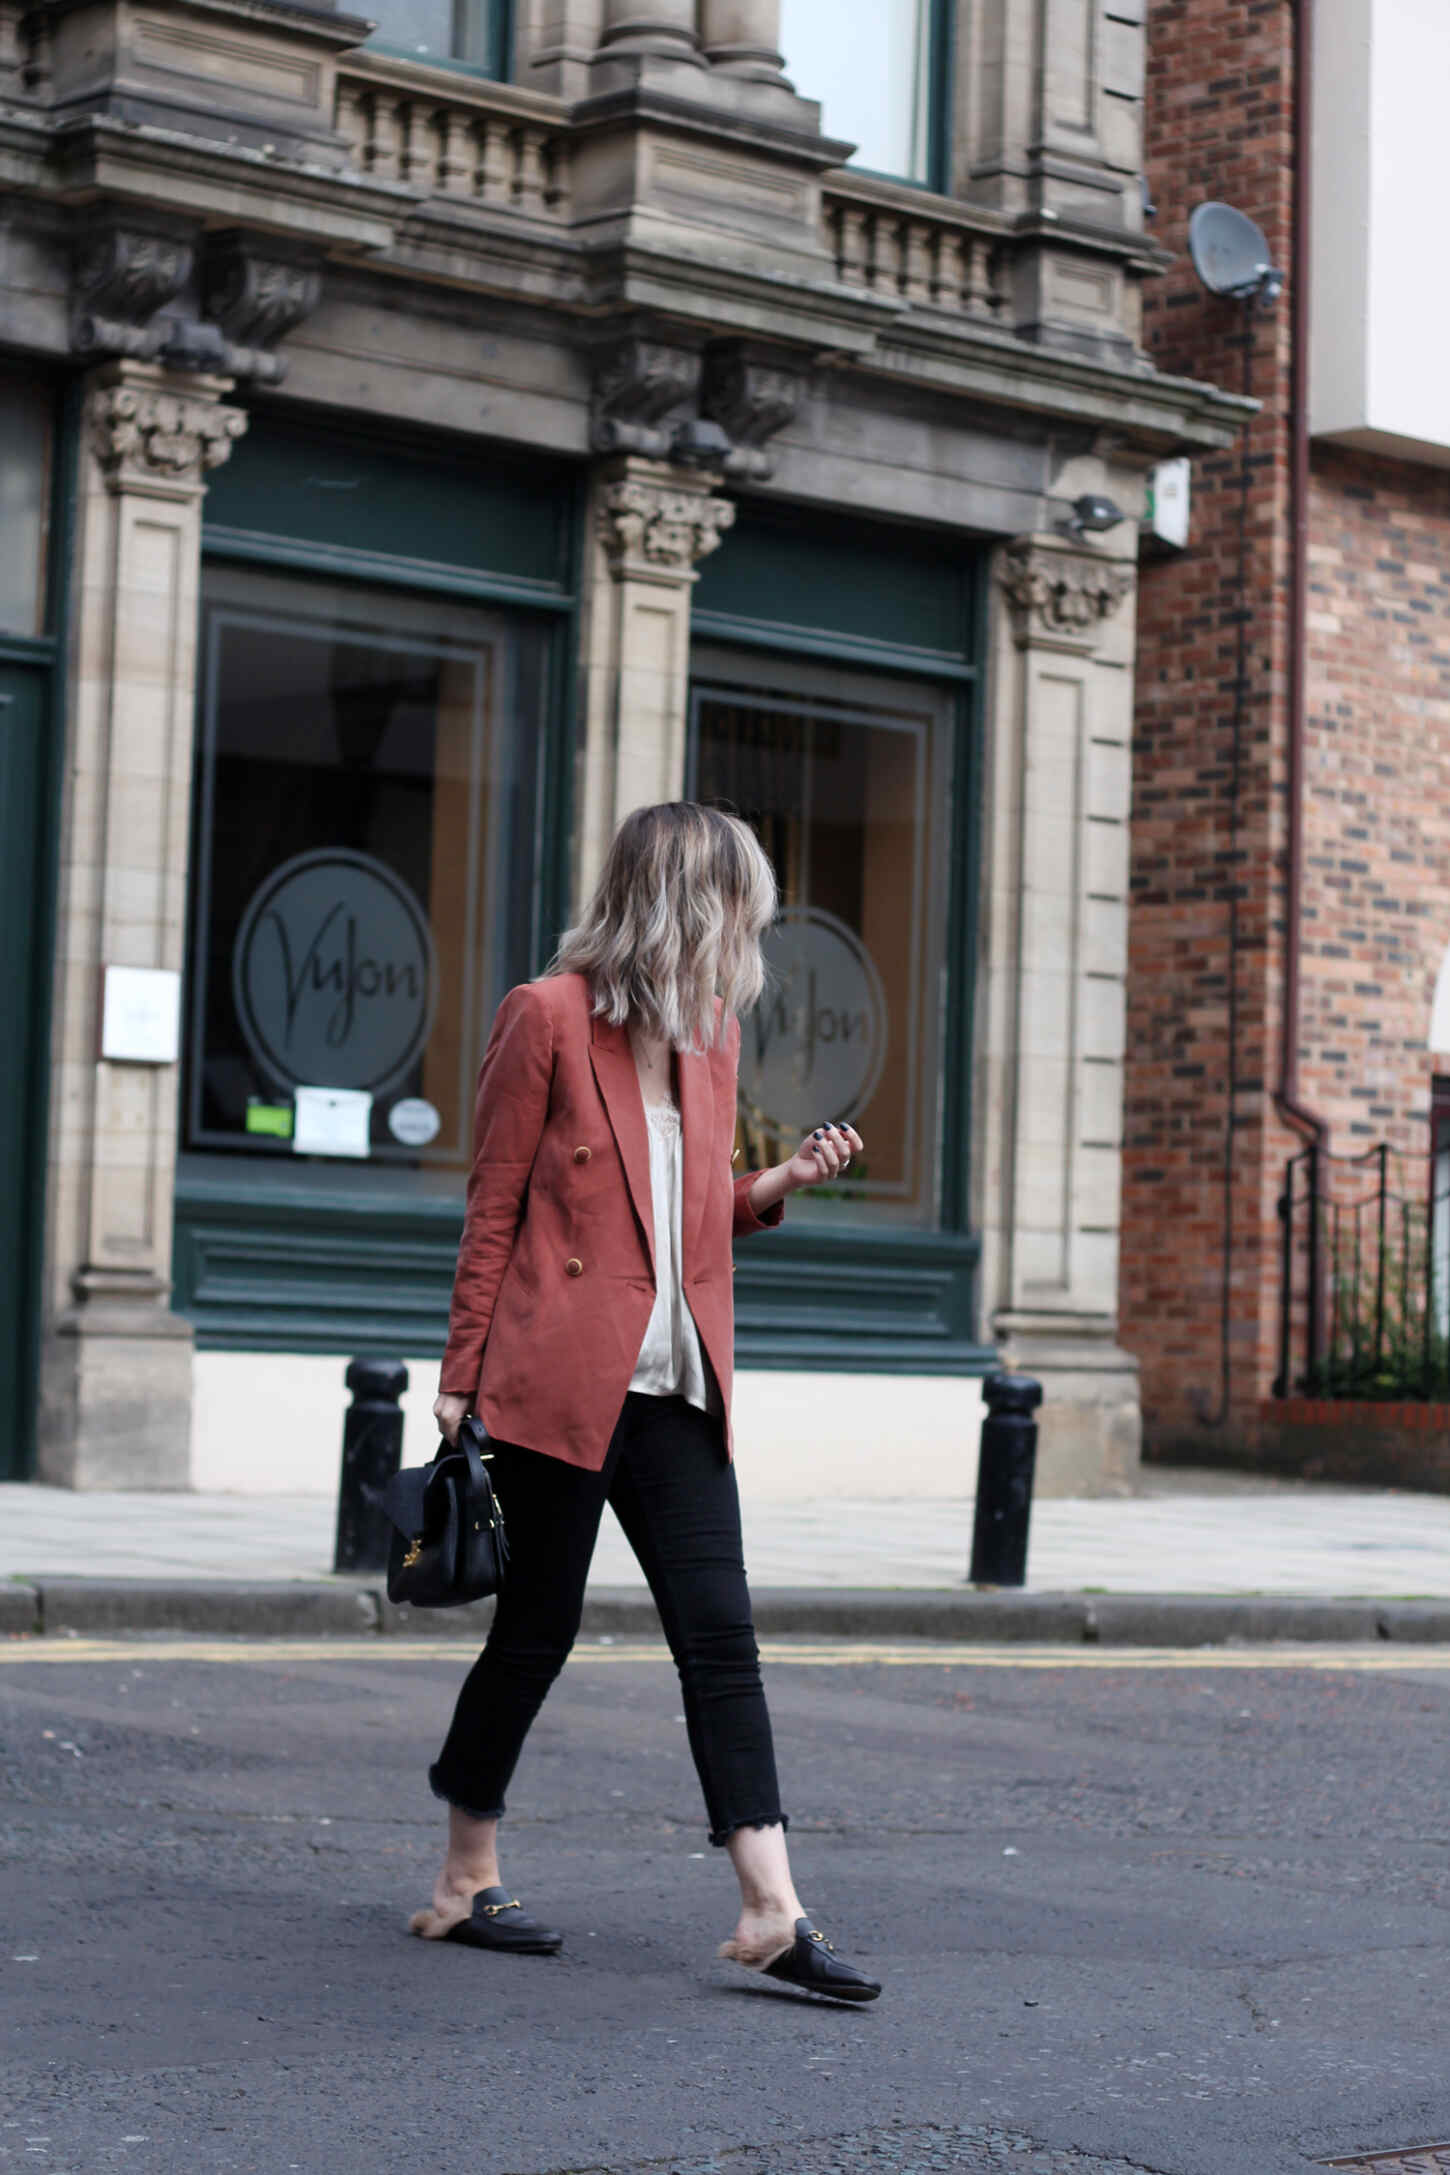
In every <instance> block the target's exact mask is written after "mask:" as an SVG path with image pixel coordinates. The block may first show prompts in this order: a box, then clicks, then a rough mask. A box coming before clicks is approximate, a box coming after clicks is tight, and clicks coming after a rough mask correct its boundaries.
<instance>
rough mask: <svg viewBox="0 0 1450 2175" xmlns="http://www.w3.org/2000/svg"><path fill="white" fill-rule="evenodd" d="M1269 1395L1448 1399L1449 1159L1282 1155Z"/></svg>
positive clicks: (1314, 1149)
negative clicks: (1274, 1371) (1274, 1369)
mask: <svg viewBox="0 0 1450 2175" xmlns="http://www.w3.org/2000/svg"><path fill="white" fill-rule="evenodd" d="M1279 1222H1280V1247H1281V1262H1280V1287H1279V1372H1278V1376H1277V1378H1276V1379H1275V1382H1274V1395H1275V1396H1276V1397H1377V1398H1401V1399H1411V1398H1442V1397H1447V1396H1450V1153H1443V1152H1442V1153H1439V1154H1437V1155H1435V1157H1434V1158H1433V1159H1430V1158H1427V1157H1426V1156H1424V1155H1418V1156H1417V1155H1412V1154H1409V1153H1407V1152H1406V1151H1404V1150H1401V1149H1397V1148H1391V1147H1389V1146H1387V1145H1381V1146H1379V1147H1377V1148H1367V1149H1366V1150H1365V1151H1364V1153H1363V1154H1362V1155H1357V1156H1332V1155H1328V1154H1326V1152H1325V1151H1324V1150H1323V1149H1322V1148H1320V1147H1319V1146H1317V1145H1311V1146H1310V1147H1308V1148H1305V1149H1303V1150H1302V1151H1301V1152H1300V1154H1298V1155H1295V1156H1291V1157H1290V1158H1289V1161H1288V1163H1287V1164H1286V1165H1285V1169H1284V1190H1283V1192H1282V1193H1281V1195H1280V1196H1279Z"/></svg>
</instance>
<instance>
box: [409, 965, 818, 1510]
mask: <svg viewBox="0 0 1450 2175" xmlns="http://www.w3.org/2000/svg"><path fill="white" fill-rule="evenodd" d="M739 1052H740V1027H739V1023H738V1021H734V1020H732V1021H731V1023H730V1028H729V1032H728V1035H727V1037H726V1040H725V1042H724V1043H723V1045H722V1046H721V1047H720V1048H719V1049H715V1050H711V1051H709V1052H707V1053H706V1054H704V1055H702V1056H681V1058H680V1060H679V1081H680V1121H681V1131H682V1133H683V1136H684V1214H683V1231H682V1239H683V1257H684V1287H685V1296H686V1298H687V1299H688V1300H689V1303H690V1312H691V1313H692V1314H693V1316H694V1318H695V1326H696V1328H697V1329H698V1330H699V1332H700V1342H701V1344H702V1345H703V1346H704V1348H705V1352H706V1355H707V1357H708V1359H709V1361H710V1365H711V1366H712V1367H713V1368H714V1370H715V1379H716V1380H717V1382H718V1383H719V1385H720V1393H721V1396H722V1397H723V1398H724V1401H725V1415H726V1419H725V1435H726V1443H727V1447H728V1446H729V1443H730V1419H729V1414H730V1386H731V1377H732V1374H733V1372H734V1343H735V1303H734V1293H733V1290H732V1287H731V1275H732V1267H731V1259H730V1242H731V1239H732V1237H733V1235H734V1234H735V1233H736V1232H744V1231H758V1230H761V1229H762V1228H763V1227H764V1225H766V1224H775V1223H779V1221H780V1218H781V1210H780V1207H779V1205H777V1206H776V1207H774V1208H773V1209H771V1210H770V1211H768V1213H767V1214H766V1216H765V1217H764V1218H763V1219H762V1218H761V1217H758V1216H757V1215H756V1214H755V1212H754V1210H753V1209H752V1208H751V1206H750V1203H749V1200H748V1198H747V1195H748V1191H749V1188H750V1184H751V1181H752V1180H753V1179H754V1178H755V1176H756V1175H757V1174H756V1173H755V1172H754V1171H746V1172H744V1173H742V1174H741V1176H739V1177H738V1178H737V1177H735V1176H734V1175H733V1174H732V1172H731V1167H730V1158H731V1152H732V1148H733V1144H734V1139H735V1075H736V1068H737V1065H738V1061H739ZM654 1289H655V1286H654V1214H653V1209H652V1205H651V1200H650V1182H649V1135H648V1131H647V1127H646V1120H645V1114H644V1100H643V1097H642V1096H641V1094H640V1089H639V1075H638V1073H637V1072H636V1071H635V1064H634V1054H633V1052H632V1050H631V1049H630V1046H629V1033H628V1030H627V1029H626V1028H623V1027H611V1026H610V1025H609V1024H608V1022H607V1021H605V1020H602V1019H600V1018H598V1017H597V1016H596V1015H594V1014H593V1013H591V1011H590V999H589V986H588V983H587V982H586V980H585V978H584V976H583V975H580V974H559V975H552V976H549V977H546V978H545V979H544V980H543V981H540V982H525V983H523V984H522V985H521V986H520V987H519V988H518V989H513V990H510V991H509V994H508V995H507V996H506V997H505V998H504V1001H503V1003H502V1004H501V1005H500V1006H499V1008H498V1013H497V1016H496V1018H495V1020H494V1023H493V1032H492V1034H491V1035H490V1036H489V1041H488V1049H487V1051H486V1052H485V1054H484V1060H483V1069H482V1071H481V1072H480V1073H479V1076H478V1100H477V1103H476V1105H475V1107H474V1121H473V1169H472V1171H471V1173H470V1175H469V1180H468V1206H467V1210H466V1213H465V1215H464V1219H463V1241H462V1244H461V1246H460V1247H459V1251H458V1270H457V1274H456V1275H455V1277H454V1282H453V1307H452V1312H451V1314H450V1317H449V1324H448V1345H447V1349H446V1351H445V1352H444V1355H443V1374H442V1380H441V1385H440V1386H441V1389H442V1390H443V1391H444V1392H445V1393H448V1394H454V1395H457V1396H460V1397H473V1398H475V1399H476V1403H477V1409H478V1412H479V1415H480V1417H481V1418H482V1420H483V1423H484V1426H485V1427H486V1428H487V1429H488V1431H489V1433H490V1434H491V1435H496V1436H498V1437H499V1438H500V1440H502V1441H504V1442H516V1443H521V1444H523V1446H524V1447H525V1448H526V1449H530V1450H542V1451H545V1452H547V1453H548V1454H549V1455H550V1456H552V1457H557V1458H563V1459H564V1460H565V1461H566V1463H568V1464H570V1465H584V1466H589V1467H592V1468H593V1469H594V1470H595V1471H597V1470H598V1469H599V1467H600V1466H602V1465H603V1463H604V1457H605V1452H606V1451H607V1450H608V1447H609V1438H610V1436H611V1435H612V1434H613V1432H614V1425H615V1422H616V1420H617V1419H618V1418H619V1413H620V1408H621V1407H622V1405H623V1403H624V1399H625V1395H626V1393H627V1391H628V1389H629V1385H630V1380H631V1378H632V1376H633V1374H634V1368H635V1362H636V1360H637V1359H638V1357H639V1348H640V1346H641V1344H642V1343H643V1342H644V1333H645V1330H646V1328H647V1327H648V1326H649V1317H650V1311H651V1309H652V1307H653V1305H654Z"/></svg>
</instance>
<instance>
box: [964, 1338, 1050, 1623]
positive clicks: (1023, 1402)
mask: <svg viewBox="0 0 1450 2175" xmlns="http://www.w3.org/2000/svg"><path fill="white" fill-rule="evenodd" d="M982 1396H983V1397H984V1399H985V1400H986V1405H987V1416H986V1418H985V1419H984V1420H983V1422H982V1449H981V1455H980V1457H979V1459H978V1462H977V1517H976V1524H975V1526H974V1528H973V1531H972V1570H971V1583H972V1584H973V1585H974V1586H1025V1585H1026V1584H1027V1527H1028V1523H1029V1521H1030V1519H1031V1517H1032V1478H1033V1473H1034V1471H1035V1469H1036V1465H1037V1418H1036V1414H1037V1407H1038V1406H1039V1405H1040V1404H1041V1403H1042V1384H1041V1383H1040V1382H1034V1381H1033V1379H1032V1377H1031V1375H1030V1374H989V1375H988V1377H987V1379H986V1381H985V1382H984V1383H983V1384H982Z"/></svg>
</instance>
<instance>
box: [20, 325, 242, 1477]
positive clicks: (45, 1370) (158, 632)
mask: <svg viewBox="0 0 1450 2175" xmlns="http://www.w3.org/2000/svg"><path fill="white" fill-rule="evenodd" d="M229 389H230V381H229V380H227V379H218V378H206V377H189V378H188V377H179V376H177V375H176V374H174V373H167V372H164V371H162V370H161V369H159V368H158V367H157V366H155V365H154V364H149V363H141V362H129V361H121V362H117V363H113V364H110V365H108V366H107V367H106V368H105V369H103V370H99V371H97V372H95V373H94V374H93V376H92V378H91V380H90V383H89V385H88V388H87V392H86V412H85V433H84V444H83V449H82V455H81V478H80V489H79V504H78V530H77V537H76V577H75V630H76V631H75V639H74V648H73V654H72V659H71V672H70V715H69V718H68V720H67V760H66V799H65V811H64V829H63V834H62V849H61V876H60V923H59V930H58V940H57V946H56V960H57V965H56V973H57V989H56V1004H55V1022H56V1024H55V1034H54V1046H53V1052H52V1055H53V1064H54V1080H55V1085H56V1092H55V1095H54V1099H53V1111H54V1116H53V1121H52V1131H51V1141H50V1172H49V1179H50V1183H49V1189H48V1212H47V1260H46V1291H45V1301H46V1320H45V1330H44V1346H43V1352H42V1362H41V1410H40V1437H39V1470H40V1477H41V1478H42V1479H43V1480H49V1481H52V1482H58V1483H60V1484H62V1485H67V1486H71V1487H132V1488H147V1487H152V1488H156V1487H171V1488H176V1487H185V1486H186V1485H187V1483H188V1479H189V1467H190V1429H191V1340H190V1331H189V1328H188V1325H187V1324H186V1323H184V1322H183V1321H182V1320H180V1318H179V1317H178V1316H176V1315H174V1314H172V1313H171V1312H170V1310H169V1306H168V1300H169V1297H170V1291H171V1216H172V1209H171V1202H172V1185H173V1175H174V1168H175V1159H176V1135H177V1070H178V1068H177V1067H176V1066H175V1065H174V1064H140V1063H120V1062H112V1061H107V1060H105V1059H103V1058H102V1057H101V1056H100V1039H99V1017H100V1002H101V992H102V986H103V980H104V970H105V969H106V967H108V966H130V967H150V968H162V969H167V970H170V971H173V972H176V973H178V974H179V972H180V969H181V965H182V952H183V943H184V933H185V915H186V882H187V842H188V828H189V820H190V811H189V797H190V783H191V756H192V732H193V723H192V721H193V713H194V701H195V651H196V619H197V590H198V576H199V567H200V552H201V501H202V496H203V493H204V491H205V488H206V481H205V479H206V474H207V471H208V470H209V469H212V468H216V467H218V466H219V465H220V464H221V462H223V461H224V460H225V459H226V458H227V456H228V454H229V453H230V451H231V448H232V445H233V443H234V441H235V440H236V439H237V438H238V437H239V436H240V435H241V433H242V431H243V430H244V429H245V427H246V418H245V416H244V415H243V414H242V413H241V411H240V410H238V409H236V408H229V407H227V406H226V405H225V404H224V401H223V395H224V394H225V393H226V392H227V391H228V390H229Z"/></svg>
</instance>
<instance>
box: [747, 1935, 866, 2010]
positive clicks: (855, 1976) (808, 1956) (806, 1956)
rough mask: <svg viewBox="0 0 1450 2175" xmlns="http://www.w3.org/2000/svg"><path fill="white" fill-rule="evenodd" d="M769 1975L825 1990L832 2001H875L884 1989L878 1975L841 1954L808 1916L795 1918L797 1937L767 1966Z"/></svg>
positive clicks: (814, 1990) (812, 1990) (820, 1991)
mask: <svg viewBox="0 0 1450 2175" xmlns="http://www.w3.org/2000/svg"><path fill="white" fill-rule="evenodd" d="M765 1971H766V1976H767V1977H768V1978H772V1979H784V1980H785V1982H786V1984H787V1985H788V1986H799V1987H801V1988H802V1989H803V1990H804V1991H805V1992H806V1993H808V1994H826V1995H829V1997H830V1998H831V2000H832V2001H874V2000H875V1999H876V1997H877V1995H878V1994H879V1993H880V1991H881V1984H880V1981H879V1980H878V1979H868V1978H867V1976H866V1974H865V1972H864V1971H858V1970H857V1969H856V1966H855V1965H854V1964H848V1963H847V1961H846V1959H845V1957H844V1956H838V1955H837V1954H836V1951H835V1950H834V1949H833V1948H832V1946H831V1944H830V1942H829V1941H828V1940H827V1939H826V1937H825V1935H824V1934H823V1933H817V1931H816V1929H815V1927H814V1926H813V1925H812V1924H811V1922H810V1920H809V1919H808V1918H798V1919H797V1920H796V1922H795V1940H794V1941H793V1942H792V1944H791V1946H790V1947H789V1948H788V1949H787V1950H786V1952H785V1954H784V1955H783V1956H777V1957H776V1959H775V1962H774V1963H773V1964H767V1965H766V1966H765Z"/></svg>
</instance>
